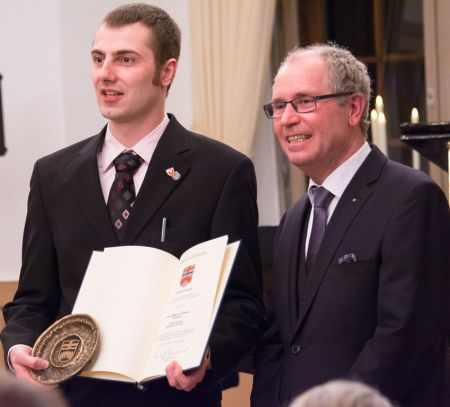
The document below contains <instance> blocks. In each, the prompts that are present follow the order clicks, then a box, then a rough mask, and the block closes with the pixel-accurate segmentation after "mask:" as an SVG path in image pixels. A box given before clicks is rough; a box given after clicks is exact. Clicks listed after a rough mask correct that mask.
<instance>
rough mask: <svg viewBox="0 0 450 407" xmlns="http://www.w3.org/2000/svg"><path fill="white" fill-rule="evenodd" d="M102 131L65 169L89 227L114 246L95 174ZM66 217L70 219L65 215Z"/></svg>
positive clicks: (101, 142) (113, 236) (112, 235)
mask: <svg viewBox="0 0 450 407" xmlns="http://www.w3.org/2000/svg"><path fill="white" fill-rule="evenodd" d="M104 134H105V129H103V130H102V132H101V133H100V134H98V135H97V136H95V137H93V138H92V139H91V140H89V142H88V144H87V145H85V146H84V147H83V148H82V149H81V150H80V152H79V153H78V156H77V157H76V158H75V160H74V161H73V163H72V164H71V165H70V166H69V167H68V179H69V185H70V188H71V190H72V193H73V194H74V196H75V199H76V200H77V201H78V203H79V205H80V207H81V210H82V212H83V214H84V215H85V216H86V218H87V220H88V221H89V223H90V224H91V225H92V227H93V228H94V229H95V231H96V232H97V233H98V235H99V236H100V237H101V238H102V240H103V241H104V242H105V243H106V244H107V245H113V244H116V243H118V240H117V237H116V235H115V233H114V230H113V227H112V224H111V220H110V218H109V213H108V210H107V207H106V204H105V201H104V198H103V194H102V188H101V185H100V178H99V173H98V164H97V152H98V150H99V148H101V146H102V144H103V139H104ZM69 216H70V215H69Z"/></svg>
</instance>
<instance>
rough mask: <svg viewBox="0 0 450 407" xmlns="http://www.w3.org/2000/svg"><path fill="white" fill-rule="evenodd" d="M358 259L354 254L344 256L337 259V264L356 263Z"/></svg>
mask: <svg viewBox="0 0 450 407" xmlns="http://www.w3.org/2000/svg"><path fill="white" fill-rule="evenodd" d="M357 261H358V258H357V257H356V254H355V253H348V254H344V255H343V256H342V257H339V259H338V264H348V263H356V262H357Z"/></svg>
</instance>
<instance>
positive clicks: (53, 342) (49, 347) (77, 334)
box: [30, 314, 99, 384]
mask: <svg viewBox="0 0 450 407" xmlns="http://www.w3.org/2000/svg"><path fill="white" fill-rule="evenodd" d="M98 341H99V330H98V326H97V323H96V322H95V321H94V320H93V319H92V317H90V316H89V315H87V314H73V315H68V316H66V317H64V318H61V319H59V320H58V321H56V322H55V323H54V324H52V325H51V326H50V327H49V328H47V329H46V330H45V331H44V332H43V333H42V335H41V336H40V337H39V338H38V339H37V341H36V343H35V344H34V347H33V352H32V355H33V356H36V357H40V358H42V359H45V360H47V361H48V362H49V366H48V368H47V369H44V370H33V369H32V370H30V373H31V376H32V377H33V379H34V380H36V381H38V382H39V383H42V384H56V383H61V382H63V381H64V380H67V379H69V378H70V377H72V376H74V375H76V374H77V373H79V372H80V371H81V370H82V369H83V368H84V366H85V365H86V364H87V363H88V362H89V361H90V360H91V358H92V356H93V355H94V352H95V350H96V349H97V345H98Z"/></svg>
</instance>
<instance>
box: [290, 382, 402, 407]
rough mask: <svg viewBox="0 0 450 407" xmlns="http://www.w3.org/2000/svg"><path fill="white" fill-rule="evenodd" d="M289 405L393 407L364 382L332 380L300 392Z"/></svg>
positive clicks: (313, 406) (312, 406) (304, 406)
mask: <svg viewBox="0 0 450 407" xmlns="http://www.w3.org/2000/svg"><path fill="white" fill-rule="evenodd" d="M290 407H393V404H391V403H390V401H389V400H388V399H387V398H385V397H384V396H383V395H382V394H380V393H379V392H378V391H377V390H375V389H373V388H372V387H370V386H367V385H366V384H363V383H360V382H356V381H347V380H333V381H330V382H327V383H325V384H321V385H318V386H315V387H313V388H311V389H310V390H308V391H306V392H305V393H303V394H301V395H300V396H298V397H297V398H296V399H295V400H294V401H293V402H292V403H291V405H290Z"/></svg>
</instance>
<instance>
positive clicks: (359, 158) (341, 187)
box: [305, 141, 372, 253]
mask: <svg viewBox="0 0 450 407" xmlns="http://www.w3.org/2000/svg"><path fill="white" fill-rule="evenodd" d="M371 151H372V150H371V149H370V147H369V144H368V143H367V141H366V142H365V143H364V144H363V145H362V146H361V148H360V149H359V150H358V151H357V152H356V153H355V154H353V155H352V156H351V157H350V158H348V159H347V160H346V161H344V162H343V163H342V164H341V165H340V166H339V167H337V168H336V169H335V170H334V171H333V172H332V173H331V174H330V175H328V177H326V178H325V180H324V181H323V182H322V185H318V184H316V183H315V182H314V181H313V180H311V179H310V181H309V186H308V197H309V200H310V201H311V205H313V206H314V204H313V202H314V201H313V196H312V192H311V187H312V186H314V185H315V186H318V187H321V186H322V187H324V188H325V189H327V190H328V191H330V192H331V193H332V194H333V195H334V198H333V199H332V200H331V202H330V205H329V206H328V213H327V224H328V222H329V221H330V218H331V215H332V214H333V212H334V210H335V209H336V206H337V204H338V202H339V199H341V196H342V194H343V193H344V191H345V189H346V188H347V186H348V184H349V183H350V181H351V180H352V178H353V176H354V175H355V174H356V171H358V169H359V167H360V166H361V164H362V163H363V162H364V160H365V159H366V158H367V156H368V155H369V154H370V152H371ZM311 213H312V211H311ZM312 221H313V216H310V217H309V222H308V231H307V234H306V246H305V253H308V246H309V237H310V235H311V228H312Z"/></svg>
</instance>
